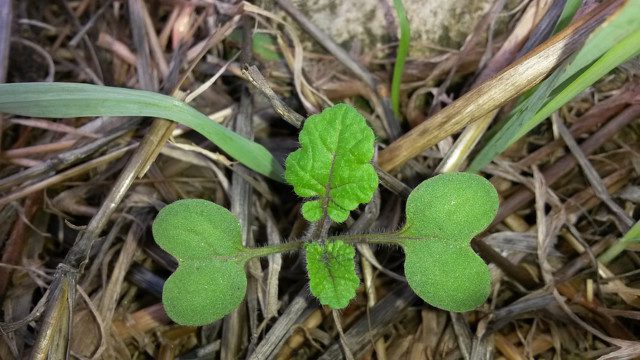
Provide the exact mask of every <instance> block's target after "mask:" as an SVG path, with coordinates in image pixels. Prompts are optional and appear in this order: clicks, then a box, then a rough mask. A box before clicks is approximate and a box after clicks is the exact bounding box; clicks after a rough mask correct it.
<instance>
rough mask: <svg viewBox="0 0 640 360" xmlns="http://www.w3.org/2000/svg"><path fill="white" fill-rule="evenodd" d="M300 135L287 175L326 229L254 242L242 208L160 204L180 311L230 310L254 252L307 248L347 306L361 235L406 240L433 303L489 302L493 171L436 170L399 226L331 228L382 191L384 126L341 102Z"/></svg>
mask: <svg viewBox="0 0 640 360" xmlns="http://www.w3.org/2000/svg"><path fill="white" fill-rule="evenodd" d="M299 139H300V148H299V149H298V150H296V151H294V152H293V153H291V154H290V155H289V157H288V158H287V160H286V163H285V179H286V181H287V182H288V183H289V184H290V185H292V186H293V190H294V191H295V192H296V194H298V195H299V196H300V197H302V198H303V199H304V203H303V205H302V216H303V217H304V218H305V219H306V220H308V221H309V222H311V226H310V228H311V229H315V230H317V229H320V230H319V231H315V230H312V231H311V232H310V236H308V237H307V238H306V239H305V240H299V241H289V242H286V243H283V244H279V245H273V246H264V247H257V248H248V247H244V246H243V245H242V240H241V229H240V225H239V222H238V220H237V219H236V218H235V216H234V215H232V214H231V212H229V211H228V210H227V209H225V208H224V207H222V206H219V205H217V204H215V203H213V202H209V201H206V200H201V199H185V200H179V201H176V202H174V203H172V204H169V205H167V206H166V207H164V208H163V209H162V210H161V211H160V212H159V214H158V216H157V217H156V219H155V221H154V223H153V236H154V237H155V240H156V242H157V243H158V244H159V245H160V247H162V248H163V249H164V250H166V251H167V252H168V253H170V254H172V255H173V256H174V257H176V259H177V260H178V264H179V265H178V268H177V270H176V271H175V272H174V273H173V274H172V275H171V276H170V277H169V279H168V280H167V281H166V283H165V285H164V289H163V294H162V301H163V303H164V306H165V310H166V311H167V314H168V315H169V317H170V318H171V319H173V320H174V321H175V322H176V323H179V324H184V325H194V326H197V325H205V324H209V323H212V322H214V321H216V320H218V319H221V318H222V317H224V316H225V315H226V314H228V313H230V312H231V311H233V309H235V308H236V307H237V306H239V304H240V303H241V302H242V300H243V298H244V296H245V292H246V286H247V280H246V273H245V270H244V269H245V264H246V263H247V261H249V260H250V259H252V258H255V257H262V256H267V255H270V254H275V253H282V252H291V251H304V253H305V257H306V263H307V272H308V276H309V288H310V290H311V293H312V294H313V295H314V296H316V297H317V298H318V300H319V301H320V303H321V304H323V305H327V306H329V307H331V308H333V309H342V308H344V307H346V306H347V305H348V304H349V302H350V301H351V299H353V297H355V294H356V289H357V288H358V286H359V285H360V280H359V278H358V275H357V273H356V266H355V248H354V245H355V244H357V243H367V244H387V245H395V246H400V247H401V248H402V249H403V250H404V252H405V256H406V257H405V264H404V270H405V276H406V278H407V281H408V283H409V285H410V286H411V288H412V289H413V290H414V291H415V292H416V293H417V294H418V296H420V297H421V298H422V299H423V300H425V301H426V302H427V303H429V304H431V305H433V306H436V307H438V308H441V309H444V310H448V311H455V312H464V311H470V310H473V309H475V308H476V307H478V306H480V305H481V304H482V303H484V302H485V301H486V299H487V297H488V296H489V292H490V289H491V278H490V274H489V270H488V268H487V266H486V264H485V263H484V262H483V261H482V259H481V258H480V257H479V256H478V255H477V254H476V253H475V252H473V250H472V249H471V247H470V245H469V243H470V241H471V239H472V237H473V236H475V235H477V234H478V233H479V232H481V231H482V230H484V229H485V228H486V227H487V226H488V225H489V224H490V223H491V221H492V220H493V218H494V217H495V215H496V212H497V209H498V196H497V193H496V190H495V189H494V187H493V186H492V185H491V184H490V183H489V182H488V181H487V180H486V179H484V178H483V177H480V176H478V175H474V174H471V173H448V174H442V175H438V176H435V177H433V178H430V179H428V180H426V181H424V182H422V183H421V184H420V185H418V186H417V187H416V188H415V189H414V190H413V191H412V192H411V194H410V195H409V197H408V199H407V203H406V221H405V225H404V226H403V227H402V228H401V229H400V230H399V231H395V232H391V233H383V234H349V235H332V236H329V235H328V234H327V233H328V231H327V229H328V224H331V222H335V223H341V222H344V221H345V220H346V219H347V218H348V216H349V214H350V212H351V211H353V210H354V209H356V208H357V207H358V206H359V205H361V204H365V203H368V202H369V201H371V199H372V197H373V194H374V192H375V191H376V188H377V186H378V177H377V175H376V172H375V169H374V167H373V165H372V163H371V161H372V158H373V155H374V134H373V131H372V130H371V129H370V128H369V126H367V124H366V121H365V120H364V118H363V117H362V116H361V115H360V114H359V113H358V112H357V111H356V110H355V109H354V108H352V107H351V106H349V105H346V104H338V105H335V106H333V107H330V108H328V109H325V110H324V111H323V112H322V113H320V114H317V115H313V116H311V117H309V118H308V119H307V120H306V121H305V123H304V127H303V128H302V130H301V132H300V135H299Z"/></svg>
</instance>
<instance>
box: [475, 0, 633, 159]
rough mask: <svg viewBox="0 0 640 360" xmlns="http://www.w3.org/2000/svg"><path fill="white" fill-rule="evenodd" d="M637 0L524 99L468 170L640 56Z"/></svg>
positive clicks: (606, 23)
mask: <svg viewBox="0 0 640 360" xmlns="http://www.w3.org/2000/svg"><path fill="white" fill-rule="evenodd" d="M639 13H640V0H629V1H628V2H627V3H626V4H625V5H624V6H623V7H622V9H620V10H619V11H617V12H616V13H615V14H614V15H612V17H611V18H610V19H608V20H607V21H606V22H605V23H604V24H602V25H601V26H600V27H599V28H597V29H596V30H595V31H594V32H593V34H591V36H590V37H589V38H588V39H587V41H586V42H585V45H584V46H583V47H582V48H581V49H580V50H579V51H578V52H577V53H576V54H575V55H574V56H572V57H571V58H570V60H568V62H567V63H566V65H563V66H561V67H559V68H558V69H557V70H556V71H554V73H553V74H552V75H551V76H549V78H548V79H546V80H545V81H543V82H542V83H541V84H540V85H538V87H537V88H536V89H535V91H533V92H532V93H530V94H529V96H528V97H527V98H526V99H523V100H522V101H521V102H520V104H518V106H517V107H516V108H515V109H514V110H513V111H512V112H511V113H510V114H509V116H508V118H507V120H506V121H505V125H504V126H502V127H501V128H500V129H499V130H498V131H497V132H496V133H495V134H494V135H493V136H492V137H491V139H490V140H489V141H488V142H487V144H486V145H485V146H484V147H483V149H482V150H480V152H479V153H478V155H477V156H476V157H475V158H474V160H473V162H472V163H471V164H470V165H469V168H468V170H469V171H479V170H480V169H482V168H484V167H485V166H486V165H487V164H488V163H489V162H491V160H493V159H494V158H495V157H496V156H497V155H498V154H500V153H501V152H503V151H504V150H506V149H507V147H509V146H510V145H511V144H513V143H514V142H516V141H517V140H518V139H520V138H521V137H522V136H524V135H525V134H526V133H527V132H529V131H531V129H533V128H534V127H536V126H537V125H538V124H540V122H542V121H543V120H544V119H546V118H547V117H548V116H549V115H551V113H553V112H554V111H556V110H557V109H559V108H560V107H561V106H563V105H564V104H566V103H567V102H568V101H569V100H571V99H572V98H573V97H575V96H576V95H578V94H579V93H580V92H582V91H584V90H585V89H586V88H587V87H589V86H591V85H592V84H593V83H595V82H596V81H597V80H598V79H600V78H602V77H603V76H604V75H606V74H607V73H608V72H609V71H611V70H612V69H613V68H615V67H616V66H618V65H620V64H622V63H624V62H625V61H627V60H629V59H630V58H631V57H633V56H635V55H637V54H638V53H640V45H639V44H638V38H639V37H638V33H639V32H640V21H638V14H639Z"/></svg>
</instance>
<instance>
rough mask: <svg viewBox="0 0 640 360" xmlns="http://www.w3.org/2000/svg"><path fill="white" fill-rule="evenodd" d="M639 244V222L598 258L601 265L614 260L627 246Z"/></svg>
mask: <svg viewBox="0 0 640 360" xmlns="http://www.w3.org/2000/svg"><path fill="white" fill-rule="evenodd" d="M638 242H640V222H637V223H635V225H633V226H632V227H631V229H629V231H627V233H626V234H624V236H623V237H622V238H621V239H620V240H618V242H617V243H615V244H613V245H612V246H611V247H610V248H608V249H607V251H605V252H604V253H602V255H600V256H599V257H598V261H600V262H601V263H603V264H607V263H609V262H610V261H611V260H613V259H615V258H616V257H617V256H618V255H620V253H621V252H623V251H624V250H625V249H626V248H627V246H629V245H631V244H635V243H638Z"/></svg>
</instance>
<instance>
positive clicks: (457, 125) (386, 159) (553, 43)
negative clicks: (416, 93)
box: [378, 0, 625, 171]
mask: <svg viewBox="0 0 640 360" xmlns="http://www.w3.org/2000/svg"><path fill="white" fill-rule="evenodd" d="M624 4H625V2H624V1H623V0H613V1H609V2H606V3H603V4H600V5H598V6H597V7H596V8H595V9H594V10H592V11H590V12H589V13H587V14H585V15H584V16H581V17H580V18H579V19H577V20H576V21H575V22H573V23H572V24H571V25H570V26H569V27H567V28H566V29H564V30H563V31H561V32H560V33H558V34H557V35H556V36H554V37H552V38H551V39H549V40H547V41H545V42H544V43H543V44H541V45H539V46H538V47H537V48H535V49H534V50H533V51H532V52H531V53H529V54H527V56H525V57H524V58H522V59H520V60H519V61H517V62H516V63H514V64H512V65H511V66H510V67H508V68H507V69H505V70H503V71H501V72H500V73H499V74H498V75H496V76H494V77H493V78H492V79H490V80H488V81H486V82H485V83H483V84H482V85H480V86H478V87H476V88H474V89H473V90H471V91H469V92H468V93H466V94H464V95H463V96H461V97H460V98H459V99H458V100H456V101H454V102H453V103H452V104H451V105H449V106H447V107H445V108H444V109H442V110H441V111H439V112H437V113H436V114H435V115H433V116H432V117H431V118H429V120H428V121H425V122H423V123H421V124H420V125H418V126H416V127H414V128H413V129H412V130H411V131H409V132H408V133H406V134H404V135H403V136H402V137H400V138H399V139H397V140H395V141H394V142H392V143H391V144H389V146H387V148H385V149H384V150H382V151H380V153H379V156H378V163H379V165H380V167H381V168H382V169H383V170H385V171H396V170H397V169H398V168H399V167H400V166H402V165H403V164H404V163H405V162H406V161H408V160H409V159H411V158H413V157H415V156H417V155H419V154H421V153H422V152H423V151H424V150H425V149H428V148H429V147H431V146H433V145H435V144H437V143H438V141H440V140H441V139H443V138H445V137H446V136H449V135H452V134H454V133H456V132H458V131H460V130H461V129H462V128H464V127H465V126H467V125H469V124H471V123H473V122H475V121H477V120H479V119H480V118H482V117H483V116H484V115H485V114H487V113H489V112H491V111H493V110H495V109H496V108H499V107H502V106H504V105H505V104H507V103H508V102H509V101H511V100H513V99H514V98H516V97H517V96H519V95H521V94H523V93H524V92H526V91H528V90H529V89H531V88H533V87H534V86H535V85H536V84H538V83H540V82H541V81H542V80H544V79H545V78H546V77H547V76H548V75H549V74H550V73H551V72H552V71H553V69H555V68H557V66H558V65H559V64H560V63H561V62H562V61H563V60H564V59H565V58H566V57H568V56H569V55H571V54H573V53H574V52H575V51H578V49H579V48H580V46H581V45H582V43H583V41H584V39H586V38H587V37H588V36H589V35H590V34H592V33H593V31H594V29H596V28H598V26H599V25H601V24H602V23H603V22H605V21H607V20H610V19H611V15H612V14H614V13H615V12H616V11H617V10H619V9H620V7H621V6H623V5H624Z"/></svg>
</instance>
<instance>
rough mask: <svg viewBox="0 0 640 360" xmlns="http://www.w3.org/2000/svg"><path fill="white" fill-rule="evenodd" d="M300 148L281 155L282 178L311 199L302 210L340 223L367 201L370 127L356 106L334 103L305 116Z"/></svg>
mask: <svg viewBox="0 0 640 360" xmlns="http://www.w3.org/2000/svg"><path fill="white" fill-rule="evenodd" d="M299 138H300V149H298V150H296V151H294V152H293V153H291V154H290V155H289V157H287V160H286V164H285V165H286V166H285V168H286V170H285V179H286V180H287V182H288V183H289V184H291V185H293V189H294V191H295V192H296V194H298V195H299V196H301V197H304V198H312V199H310V200H308V201H307V202H306V203H304V205H303V206H302V215H303V216H304V217H305V219H307V220H309V221H318V220H320V218H321V217H322V215H323V213H324V212H325V211H326V213H327V215H328V216H329V217H330V218H331V219H332V220H334V221H336V222H343V221H345V220H346V219H347V217H348V216H349V212H350V211H351V210H353V209H355V208H356V207H357V206H358V205H359V204H363V203H367V202H369V201H371V198H372V197H373V193H374V191H375V189H376V188H377V186H378V176H377V175H376V172H375V170H374V168H373V165H371V159H372V157H373V141H374V135H373V131H372V130H371V128H369V126H367V123H366V121H365V120H364V118H363V117H362V115H360V114H359V113H358V111H357V110H355V109H354V108H352V107H351V106H349V105H346V104H338V105H335V106H332V107H330V108H327V109H325V110H324V111H323V112H322V113H320V114H316V115H313V116H311V117H309V118H308V119H307V120H306V121H305V123H304V127H303V129H302V131H301V132H300V137H299Z"/></svg>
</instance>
